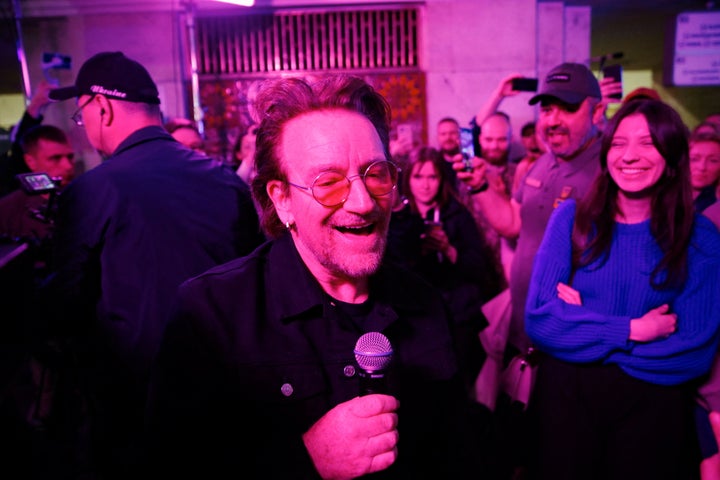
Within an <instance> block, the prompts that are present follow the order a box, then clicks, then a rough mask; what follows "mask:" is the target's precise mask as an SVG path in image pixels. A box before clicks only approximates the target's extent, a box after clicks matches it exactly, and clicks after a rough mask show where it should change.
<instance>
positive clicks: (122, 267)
mask: <svg viewBox="0 0 720 480" xmlns="http://www.w3.org/2000/svg"><path fill="white" fill-rule="evenodd" d="M50 98H52V99H55V100H67V99H70V98H77V110H76V111H75V113H74V114H73V115H72V118H73V120H74V121H75V123H76V124H77V125H78V126H80V127H82V128H83V129H84V130H85V133H86V135H87V137H88V140H89V141H90V143H91V144H92V145H93V147H95V148H96V149H97V150H98V152H99V153H100V154H101V155H102V156H103V158H105V160H104V161H103V162H102V163H101V164H100V165H98V166H97V167H95V168H93V169H92V170H90V171H88V172H86V173H84V174H83V175H81V176H80V177H78V178H77V179H76V180H75V181H73V182H72V183H71V184H70V185H68V186H67V187H66V188H65V190H64V191H63V193H62V195H61V196H60V201H59V205H58V213H57V219H56V223H55V234H54V238H53V244H54V247H55V248H54V251H53V255H52V259H53V264H52V266H51V275H50V276H49V278H48V280H47V282H46V284H45V285H44V286H43V289H42V291H41V294H40V298H41V300H42V301H43V304H44V305H45V306H46V308H45V311H46V313H47V315H46V316H45V317H44V320H46V321H45V322H44V323H43V325H42V326H43V327H45V329H46V332H45V335H46V336H47V337H49V338H50V339H58V341H59V342H61V343H62V345H63V348H64V351H65V352H66V353H67V355H68V357H70V358H73V360H74V363H73V365H72V368H71V372H72V374H73V376H75V377H77V378H78V383H79V386H80V390H81V391H82V392H83V394H84V398H85V399H86V401H87V404H88V407H87V417H86V419H87V425H83V427H85V428H87V429H88V439H87V442H86V444H85V446H86V447H87V451H82V452H79V453H82V454H83V455H84V456H83V457H82V459H83V460H87V461H88V462H89V465H80V466H81V467H84V468H87V469H88V471H89V472H92V473H93V474H94V475H96V476H97V477H99V478H105V479H113V478H133V477H135V476H136V475H137V474H138V470H137V468H138V465H139V455H140V452H141V448H140V443H141V440H142V438H143V437H142V429H143V413H144V407H145V400H146V393H147V392H146V390H147V382H148V378H149V374H150V364H151V361H152V359H153V358H154V357H155V355H156V353H157V350H158V348H159V345H160V341H161V338H162V335H163V332H164V330H165V325H166V323H167V322H168V320H169V317H170V310H171V306H172V302H173V299H174V296H175V291H176V290H177V288H178V286H179V285H180V283H182V282H183V281H184V280H186V279H188V278H190V277H192V276H194V275H198V274H200V273H202V272H203V271H205V270H207V269H208V268H210V267H212V266H214V265H217V264H220V263H223V262H226V261H228V260H230V259H233V258H236V257H238V256H241V255H245V254H247V253H250V252H251V251H252V250H253V249H254V248H255V247H256V246H258V245H259V244H260V243H261V242H262V241H263V240H264V238H263V237H262V235H261V234H260V232H259V224H258V218H257V213H256V211H255V209H254V206H253V203H252V199H251V197H250V192H249V190H248V187H247V185H245V184H244V183H243V182H242V181H240V179H239V178H238V177H237V176H236V175H235V174H234V173H233V172H231V171H228V169H226V168H223V167H222V166H220V165H218V164H217V163H216V162H214V161H212V160H211V159H210V158H208V157H207V156H205V155H200V154H198V153H197V152H195V151H193V150H190V149H188V148H186V147H185V146H183V145H181V144H180V143H178V142H177V141H175V140H174V139H173V138H172V137H171V136H170V134H169V133H167V131H166V130H165V129H164V127H163V124H162V120H161V113H160V98H159V96H158V90H157V87H156V85H155V82H154V81H153V79H152V78H151V76H150V74H149V73H148V71H147V70H146V69H145V67H143V66H142V65H141V64H140V63H138V62H136V61H134V60H132V59H130V58H128V57H126V56H125V55H124V54H123V53H122V52H102V53H98V54H96V55H94V56H92V57H90V58H89V59H88V60H86V61H85V62H84V63H83V65H82V66H81V68H80V70H79V72H78V74H77V77H76V80H75V84H74V85H72V86H69V87H65V88H58V89H54V90H52V91H51V92H50ZM39 320H42V319H39ZM71 378H72V377H71ZM76 453H77V452H76Z"/></svg>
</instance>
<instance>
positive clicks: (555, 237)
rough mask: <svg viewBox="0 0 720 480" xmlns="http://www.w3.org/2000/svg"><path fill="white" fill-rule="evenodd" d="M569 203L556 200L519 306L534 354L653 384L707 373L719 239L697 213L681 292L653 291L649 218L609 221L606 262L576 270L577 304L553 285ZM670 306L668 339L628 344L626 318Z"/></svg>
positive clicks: (562, 270)
mask: <svg viewBox="0 0 720 480" xmlns="http://www.w3.org/2000/svg"><path fill="white" fill-rule="evenodd" d="M575 208H576V204H575V201H574V200H567V201H565V202H563V203H562V204H561V205H560V206H558V208H557V209H556V211H555V212H553V215H552V217H551V219H550V222H549V224H548V228H547V230H546V232H545V236H544V238H543V241H542V244H541V246H540V249H539V251H538V254H537V256H536V257H535V262H534V267H533V274H532V279H531V283H530V291H529V294H528V298H527V304H526V319H525V322H526V330H527V333H528V335H529V337H530V339H531V340H532V341H533V342H534V344H535V345H536V346H537V347H538V348H539V349H540V350H541V351H544V352H546V353H547V354H549V355H552V356H553V357H555V358H558V359H560V360H563V361H567V362H574V363H586V362H602V363H605V364H617V365H618V366H619V367H620V368H622V369H623V371H625V372H626V373H627V374H628V375H631V376H633V377H635V378H638V379H640V380H644V381H647V382H650V383H654V384H660V385H676V384H680V383H683V382H686V381H688V380H691V379H693V378H695V377H698V376H700V375H702V374H704V373H705V372H707V370H708V369H709V368H710V365H711V362H712V360H713V357H714V356H715V353H716V351H717V347H718V339H719V338H720V337H719V335H720V234H719V233H718V230H717V229H716V228H715V226H714V225H713V224H712V223H710V221H709V220H707V219H706V218H704V217H702V216H700V215H697V216H696V218H695V226H694V229H693V233H692V240H691V245H690V250H689V253H688V272H689V274H688V279H687V281H686V282H685V284H684V285H683V287H682V288H677V289H671V290H655V289H653V288H652V287H651V286H650V272H651V271H652V269H653V268H654V267H655V265H657V263H658V261H659V260H660V258H661V251H660V248H659V247H658V245H657V243H656V242H655V240H654V238H653V237H652V235H651V233H650V221H649V220H648V221H644V222H641V223H637V224H623V223H616V224H615V231H614V233H613V239H612V245H611V250H610V254H609V255H608V258H607V261H605V262H603V261H596V262H594V263H593V264H591V265H589V266H585V267H582V268H580V269H579V270H577V271H576V272H575V275H574V277H573V281H572V287H573V288H574V289H576V290H578V291H579V292H580V295H581V299H582V305H581V306H577V305H570V304H567V303H565V302H564V301H562V300H560V299H559V298H558V295H557V291H556V286H557V284H558V282H563V283H568V282H569V281H570V272H571V233H572V228H573V222H574V218H575ZM665 303H667V304H669V305H670V308H671V311H672V312H674V313H676V314H677V316H678V320H677V331H676V332H675V333H673V334H672V335H670V337H668V338H667V339H659V340H655V341H651V342H646V343H641V342H634V341H630V340H629V339H628V337H629V334H630V320H631V319H633V318H640V317H641V316H642V315H644V314H645V313H646V312H648V311H649V310H651V309H653V308H656V307H659V306H660V305H663V304H665Z"/></svg>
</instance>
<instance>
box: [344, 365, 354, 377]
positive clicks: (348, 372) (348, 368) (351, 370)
mask: <svg viewBox="0 0 720 480" xmlns="http://www.w3.org/2000/svg"><path fill="white" fill-rule="evenodd" d="M343 374H344V375H345V376H346V377H354V376H355V367H353V366H352V365H346V366H345V368H343Z"/></svg>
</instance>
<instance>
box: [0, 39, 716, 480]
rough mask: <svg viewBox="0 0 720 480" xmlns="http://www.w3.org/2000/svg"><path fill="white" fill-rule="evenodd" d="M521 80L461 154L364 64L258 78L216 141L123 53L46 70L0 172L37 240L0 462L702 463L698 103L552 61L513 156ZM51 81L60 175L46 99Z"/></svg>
mask: <svg viewBox="0 0 720 480" xmlns="http://www.w3.org/2000/svg"><path fill="white" fill-rule="evenodd" d="M520 77H521V76H520V75H519V74H512V75H509V76H507V77H505V78H503V79H502V80H501V81H500V82H499V84H498V85H497V87H496V88H495V90H494V91H493V93H492V94H491V96H490V97H489V98H488V100H487V102H486V103H485V104H483V105H481V106H480V108H479V109H478V113H477V114H476V115H475V116H474V117H473V118H472V119H470V121H469V122H468V126H467V128H468V129H469V130H471V131H472V134H473V140H474V146H475V148H474V155H473V156H470V157H468V156H467V155H466V154H465V152H464V151H463V148H462V147H461V137H462V131H463V129H464V127H463V126H462V124H461V122H458V121H457V120H456V119H454V118H452V117H444V118H442V119H441V120H440V121H439V122H438V124H437V131H436V134H437V137H436V146H435V147H433V146H431V145H424V144H420V143H419V142H412V141H408V139H407V138H404V139H402V140H401V139H399V138H398V137H397V135H396V134H395V133H394V132H393V131H392V128H391V126H392V125H393V121H392V120H393V119H392V112H391V110H390V107H389V105H388V103H387V102H386V100H385V99H384V98H383V97H382V96H381V95H380V94H379V93H378V92H377V91H376V90H375V89H373V87H372V86H371V85H369V84H368V83H367V82H366V81H364V80H362V79H360V78H358V77H354V76H350V75H327V76H324V77H318V78H317V79H315V80H313V81H309V80H303V79H299V78H282V79H278V80H272V81H267V82H265V83H264V84H263V85H262V87H261V88H260V89H259V91H258V93H257V96H256V97H254V99H253V111H254V112H261V113H262V115H255V117H257V118H255V119H254V122H255V123H251V124H249V125H247V126H246V128H244V129H243V131H242V132H240V135H238V137H237V139H236V141H235V145H234V148H233V152H232V155H233V158H232V160H231V161H230V162H229V163H224V162H218V161H217V160H215V159H212V158H210V157H209V156H208V155H207V153H206V152H205V151H204V148H203V138H202V134H201V130H199V129H198V128H197V126H196V125H195V124H194V123H193V122H192V121H190V120H185V119H172V120H167V119H163V115H162V111H161V105H160V98H159V94H158V89H157V86H156V84H155V82H154V80H153V79H152V77H151V76H150V75H149V73H148V72H147V70H146V69H145V68H144V67H143V66H142V65H141V64H139V63H138V62H136V61H134V60H132V59H130V58H128V57H126V56H125V55H124V54H123V53H122V52H103V53H99V54H97V55H95V56H93V57H91V58H89V59H87V60H86V61H85V62H84V63H83V65H82V67H81V68H80V70H79V71H78V74H77V77H76V80H75V83H74V84H73V85H71V86H68V87H64V88H52V87H51V86H50V85H47V84H43V85H41V86H40V87H39V88H38V90H37V92H36V94H35V95H34V96H33V101H32V102H30V104H29V106H28V110H27V111H26V113H25V115H24V117H23V119H22V121H21V122H20V124H19V128H18V132H17V133H18V137H17V142H16V144H15V145H14V148H13V150H12V152H10V155H9V156H8V157H7V158H6V159H3V164H2V170H1V172H0V173H1V174H2V188H3V192H2V194H1V196H0V235H2V236H3V237H4V238H10V239H12V240H13V241H17V242H22V241H30V240H31V239H32V240H33V241H35V242H37V240H38V239H44V240H46V241H45V242H44V247H47V248H44V249H43V251H42V252H43V254H42V262H38V263H41V264H42V268H40V269H38V274H37V277H36V278H34V281H33V284H32V288H33V291H32V294H31V295H30V298H31V301H32V302H33V308H32V309H18V308H13V309H11V310H10V311H11V312H13V315H14V316H15V317H16V318H13V319H12V321H14V322H22V323H23V324H24V325H27V328H23V329H22V331H23V338H22V344H23V346H24V353H25V357H24V361H22V362H21V364H20V366H19V367H18V368H17V371H16V372H14V374H13V375H12V380H11V381H7V382H5V383H7V385H3V388H4V394H3V396H2V397H0V419H1V420H2V425H3V431H4V433H5V434H6V435H7V436H12V437H13V438H15V439H16V442H15V445H14V448H13V449H12V450H11V451H10V453H11V455H10V457H9V458H10V460H11V461H12V462H14V463H17V464H18V465H20V464H22V467H21V471H23V472H25V473H24V474H23V475H24V476H21V477H20V478H77V479H80V478H83V479H114V478H118V479H119V478H123V479H125V478H165V477H168V478H169V477H174V476H177V477H180V476H196V477H202V478H205V477H208V478H210V477H222V478H224V477H225V476H227V475H228V472H237V474H238V475H241V476H244V477H251V478H282V477H290V478H308V479H309V478H323V479H351V478H358V477H365V476H371V477H372V478H402V479H417V478H491V479H497V480H511V479H512V480H523V479H528V480H530V479H553V480H555V479H578V478H597V479H605V478H611V479H624V478H627V479H637V478H653V479H662V478H667V479H695V478H697V479H701V480H715V479H720V453H718V437H720V413H718V412H720V395H718V392H720V356H718V355H717V351H718V345H719V342H720V314H718V312H720V233H719V232H718V228H720V202H719V201H718V194H720V191H719V190H720V121H719V120H720V119H719V118H718V117H720V115H711V116H708V117H707V118H706V119H704V121H703V122H702V123H701V124H700V125H698V126H697V127H696V128H694V129H693V130H692V131H690V130H689V129H688V128H687V126H686V125H685V124H684V123H683V121H682V119H681V117H680V115H679V114H678V113H677V112H676V111H675V110H674V109H673V108H672V107H671V106H669V105H668V104H667V103H665V102H663V100H662V99H661V98H660V95H659V94H658V93H657V92H656V91H654V90H652V89H648V88H643V89H638V90H637V91H634V92H631V93H629V94H628V95H627V96H625V97H624V98H622V99H617V100H611V96H612V95H613V94H614V93H616V92H618V89H619V85H617V84H614V83H613V82H612V81H610V80H608V79H606V80H603V81H598V80H597V79H596V77H595V75H594V74H593V73H592V72H591V71H590V70H589V69H588V68H587V67H586V66H585V65H582V64H578V63H562V64H560V65H557V66H555V67H554V68H552V69H551V70H550V71H549V72H548V73H547V74H546V75H545V76H544V77H543V78H542V79H541V81H540V85H539V88H538V90H537V92H536V93H535V94H533V95H532V97H531V98H530V100H529V102H528V104H529V105H528V107H529V108H530V107H531V106H535V105H537V107H535V108H537V121H535V122H530V123H527V124H525V125H523V126H522V128H521V129H520V133H521V139H520V141H521V142H522V147H523V151H524V154H523V155H522V156H515V155H513V153H512V152H513V150H512V144H513V142H514V140H513V137H512V131H513V128H512V119H511V118H510V116H508V115H507V114H506V113H504V112H503V111H502V110H500V107H501V104H502V102H503V100H504V99H505V98H507V97H510V96H514V95H517V94H519V93H520V92H519V91H518V90H515V89H514V87H513V85H514V80H515V79H517V78H520ZM71 99H72V100H73V101H75V102H76V110H75V113H74V114H73V115H72V119H73V121H74V122H75V124H76V125H77V126H78V127H80V128H83V129H84V132H85V134H86V135H87V138H88V141H89V142H90V144H91V145H92V146H93V147H94V148H95V149H96V150H97V151H98V152H99V153H100V154H101V155H102V157H103V159H104V160H103V162H102V163H101V164H100V165H98V166H97V167H94V168H92V169H91V170H89V171H87V172H84V173H80V172H78V171H77V168H76V165H75V164H74V152H73V148H72V145H71V144H70V142H69V141H68V138H67V135H66V134H65V133H64V132H63V131H62V130H61V129H59V128H57V127H55V126H52V125H48V124H44V123H43V118H42V112H43V111H44V109H45V108H47V105H48V104H49V103H50V102H51V101H69V100H71ZM610 101H617V102H618V103H620V107H619V109H618V110H617V111H616V112H615V113H613V114H612V115H608V113H607V112H608V110H607V107H608V104H609V102H610ZM23 173H38V174H41V173H46V174H48V175H49V177H51V178H52V180H53V181H54V187H53V191H52V192H50V193H48V192H46V191H43V192H41V194H39V195H38V194H33V193H32V192H28V191H26V190H23V189H21V188H19V186H18V184H17V183H15V179H16V175H17V174H23ZM49 203H50V204H51V205H48V204H49ZM50 207H52V208H50ZM36 266H37V265H36ZM374 332H378V334H382V335H381V336H384V337H383V338H384V340H386V341H387V342H388V343H382V342H379V343H381V345H371V346H366V345H364V344H362V342H360V341H359V340H360V339H361V338H363V337H364V336H365V334H367V333H374ZM366 349H367V350H370V352H368V351H366ZM376 349H379V350H376ZM362 355H370V356H371V357H378V356H380V357H383V358H385V359H387V358H389V359H390V360H389V362H385V363H382V364H378V366H377V367H376V368H374V369H373V368H372V367H369V366H368V365H366V364H365V363H363V362H361V361H360V358H359V357H360V356H362ZM518 358H521V359H523V362H521V363H516V362H515V361H514V360H515V359H518ZM380 365H381V366H380ZM516 365H525V366H528V368H527V370H526V371H525V372H524V375H530V377H527V378H529V379H530V380H529V382H530V383H529V384H528V385H530V387H528V389H527V390H526V392H525V395H524V396H522V395H521V396H518V395H517V394H516V393H517V392H514V391H510V390H508V389H507V384H508V381H507V378H509V377H508V376H510V375H512V374H518V372H512V371H511V370H512V369H513V368H515V366H516ZM529 366H531V368H530V367H529ZM512 378H516V377H512ZM369 384H371V385H372V388H369V387H368V385H369ZM25 392H29V393H25Z"/></svg>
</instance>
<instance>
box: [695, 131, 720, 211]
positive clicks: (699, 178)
mask: <svg viewBox="0 0 720 480" xmlns="http://www.w3.org/2000/svg"><path fill="white" fill-rule="evenodd" d="M690 183H691V184H692V196H693V205H694V206H695V209H696V210H697V211H698V212H700V213H702V212H703V211H704V210H705V209H706V208H707V207H709V206H710V205H712V204H713V203H715V201H716V200H717V190H718V187H719V186H720V135H716V134H712V133H695V134H693V135H691V136H690Z"/></svg>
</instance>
